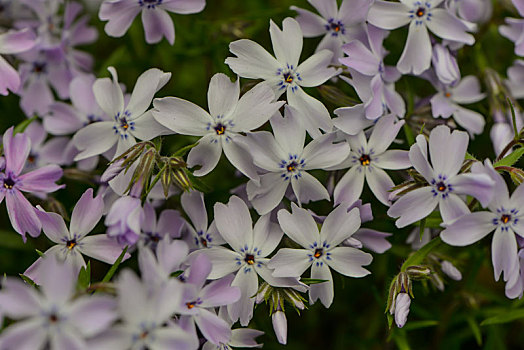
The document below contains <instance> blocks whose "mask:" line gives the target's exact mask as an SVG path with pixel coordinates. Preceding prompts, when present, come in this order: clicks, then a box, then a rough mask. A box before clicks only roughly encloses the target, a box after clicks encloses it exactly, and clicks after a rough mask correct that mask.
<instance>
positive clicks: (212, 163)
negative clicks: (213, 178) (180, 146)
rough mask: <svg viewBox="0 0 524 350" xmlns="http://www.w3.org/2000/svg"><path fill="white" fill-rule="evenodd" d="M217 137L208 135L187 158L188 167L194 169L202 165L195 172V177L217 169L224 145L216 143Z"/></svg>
mask: <svg viewBox="0 0 524 350" xmlns="http://www.w3.org/2000/svg"><path fill="white" fill-rule="evenodd" d="M216 141H217V140H216V138H215V135H213V134H208V135H206V136H204V137H202V138H201V139H200V140H199V141H198V145H197V146H195V147H193V148H192V149H191V151H189V154H188V156H187V166H188V167H189V168H192V167H194V166H197V165H200V166H201V167H200V169H198V170H195V171H194V172H193V175H195V176H204V175H206V174H208V173H209V172H210V171H211V170H213V169H215V167H216V166H217V164H218V161H219V160H220V155H221V154H222V145H221V143H220V142H216Z"/></svg>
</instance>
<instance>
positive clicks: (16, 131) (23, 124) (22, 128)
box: [13, 116, 38, 135]
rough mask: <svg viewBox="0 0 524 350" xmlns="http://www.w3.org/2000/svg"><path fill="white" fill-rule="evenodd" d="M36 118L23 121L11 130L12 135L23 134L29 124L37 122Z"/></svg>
mask: <svg viewBox="0 0 524 350" xmlns="http://www.w3.org/2000/svg"><path fill="white" fill-rule="evenodd" d="M37 119H38V117H37V116H34V117H33V118H31V119H26V120H24V121H23V122H21V123H20V124H18V125H17V126H15V128H14V129H13V135H15V134H19V133H21V132H24V131H25V129H27V127H28V126H29V124H31V123H32V122H34V121H35V120H37Z"/></svg>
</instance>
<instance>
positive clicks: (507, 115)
mask: <svg viewBox="0 0 524 350" xmlns="http://www.w3.org/2000/svg"><path fill="white" fill-rule="evenodd" d="M512 119H513V118H512V115H511V110H510V109H509V108H508V109H507V110H506V111H505V112H503V111H501V110H499V109H497V110H495V111H494V113H493V120H494V123H493V126H492V127H491V130H490V132H489V135H490V138H491V143H492V144H493V149H494V150H495V154H497V155H498V154H500V152H502V150H503V149H504V148H505V147H506V146H507V145H508V143H510V142H511V141H512V140H513V139H514V138H515V130H513V122H512ZM515 121H516V124H517V132H519V131H520V130H521V129H522V127H523V126H524V118H523V114H522V112H520V111H519V110H518V109H515Z"/></svg>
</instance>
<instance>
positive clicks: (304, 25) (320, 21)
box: [290, 6, 327, 38]
mask: <svg viewBox="0 0 524 350" xmlns="http://www.w3.org/2000/svg"><path fill="white" fill-rule="evenodd" d="M290 9H291V10H293V11H296V12H297V13H298V16H297V17H295V19H296V21H297V22H298V24H300V29H301V30H302V35H303V36H304V37H305V38H312V37H315V36H319V35H322V34H324V33H326V32H327V29H326V27H325V25H326V24H327V21H326V20H325V19H324V18H322V17H320V16H319V15H317V14H314V13H313V12H311V11H308V10H304V9H301V8H298V7H296V6H291V7H290Z"/></svg>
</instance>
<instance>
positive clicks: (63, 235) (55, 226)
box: [35, 206, 70, 244]
mask: <svg viewBox="0 0 524 350" xmlns="http://www.w3.org/2000/svg"><path fill="white" fill-rule="evenodd" d="M38 209H39V210H36V211H35V212H36V215H37V216H38V219H39V220H40V222H41V223H42V230H43V231H44V234H45V235H46V236H47V238H49V239H50V240H51V241H53V242H54V243H56V244H63V243H64V242H66V241H67V240H68V239H69V238H70V236H69V231H68V230H67V227H66V225H65V222H64V219H63V218H62V216H60V215H59V214H57V213H52V212H49V213H48V212H45V211H43V209H41V208H40V206H39V207H38Z"/></svg>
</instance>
